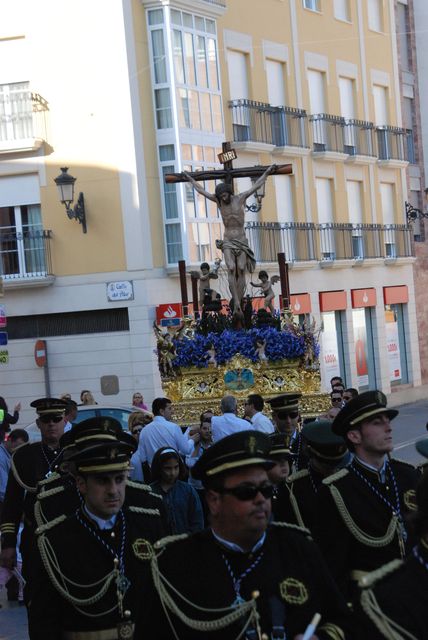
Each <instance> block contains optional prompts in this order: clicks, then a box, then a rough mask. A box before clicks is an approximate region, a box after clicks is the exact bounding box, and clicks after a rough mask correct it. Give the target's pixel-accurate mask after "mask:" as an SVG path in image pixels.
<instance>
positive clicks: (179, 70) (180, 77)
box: [173, 29, 185, 84]
mask: <svg viewBox="0 0 428 640" xmlns="http://www.w3.org/2000/svg"><path fill="white" fill-rule="evenodd" d="M173 49H174V71H175V78H176V80H177V82H178V83H179V84H184V82H185V80H184V57H183V42H182V39H181V31H177V30H176V29H174V31H173Z"/></svg>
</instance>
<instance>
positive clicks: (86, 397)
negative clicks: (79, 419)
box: [80, 389, 98, 405]
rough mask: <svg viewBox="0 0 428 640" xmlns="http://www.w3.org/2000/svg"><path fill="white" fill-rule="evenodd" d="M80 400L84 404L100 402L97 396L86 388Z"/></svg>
mask: <svg viewBox="0 0 428 640" xmlns="http://www.w3.org/2000/svg"><path fill="white" fill-rule="evenodd" d="M80 402H81V403H82V404H88V405H91V404H98V402H95V398H94V396H93V395H92V393H91V392H90V391H88V389H84V390H83V391H81V392H80Z"/></svg>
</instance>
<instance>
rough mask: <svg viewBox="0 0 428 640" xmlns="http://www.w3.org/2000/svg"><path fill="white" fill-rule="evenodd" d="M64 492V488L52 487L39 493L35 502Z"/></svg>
mask: <svg viewBox="0 0 428 640" xmlns="http://www.w3.org/2000/svg"><path fill="white" fill-rule="evenodd" d="M63 491H64V487H63V486H62V485H61V486H59V487H53V488H52V489H46V490H45V491H40V493H39V494H38V496H37V500H43V498H49V497H50V496H54V495H56V494H57V493H62V492H63Z"/></svg>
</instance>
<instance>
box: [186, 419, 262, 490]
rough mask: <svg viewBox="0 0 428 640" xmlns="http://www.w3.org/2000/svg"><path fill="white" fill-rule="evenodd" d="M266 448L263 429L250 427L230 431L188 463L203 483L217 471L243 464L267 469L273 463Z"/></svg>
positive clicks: (224, 470)
mask: <svg viewBox="0 0 428 640" xmlns="http://www.w3.org/2000/svg"><path fill="white" fill-rule="evenodd" d="M270 448H271V444H270V440H269V437H268V435H267V434H266V433H261V432H260V431H254V430H248V431H240V432H238V433H234V434H232V435H230V436H226V438H222V439H221V440H219V441H218V442H216V443H215V444H213V445H212V446H211V447H210V448H209V449H207V450H206V451H204V453H203V454H202V456H201V457H200V458H199V460H198V461H197V462H196V464H195V466H194V467H192V476H193V478H196V479H197V480H202V482H203V483H204V481H205V482H206V481H207V480H208V479H209V478H213V477H215V476H217V475H219V474H221V473H224V472H226V471H234V470H237V469H241V468H243V467H250V466H254V465H257V466H262V467H264V468H266V469H270V468H272V467H273V465H274V463H273V462H272V460H269V452H270Z"/></svg>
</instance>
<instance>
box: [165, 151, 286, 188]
mask: <svg viewBox="0 0 428 640" xmlns="http://www.w3.org/2000/svg"><path fill="white" fill-rule="evenodd" d="M236 157H237V156H236V152H235V150H234V149H232V147H231V144H230V142H223V144H222V153H220V154H219V160H220V163H221V164H222V165H223V169H214V170H212V171H193V172H192V171H189V173H190V175H191V176H192V178H193V179H194V180H197V181H200V180H223V181H224V182H226V183H227V184H230V185H231V186H232V188H233V179H234V178H258V177H259V176H261V175H262V174H263V173H264V172H265V171H266V169H267V168H268V166H260V165H258V166H256V167H239V168H238V169H234V168H233V160H235V159H236ZM290 173H293V165H291V164H279V165H278V166H277V168H276V169H275V171H273V172H272V175H287V174H290ZM165 182H167V183H177V182H188V180H187V178H186V176H185V175H184V173H167V174H166V176H165Z"/></svg>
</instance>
